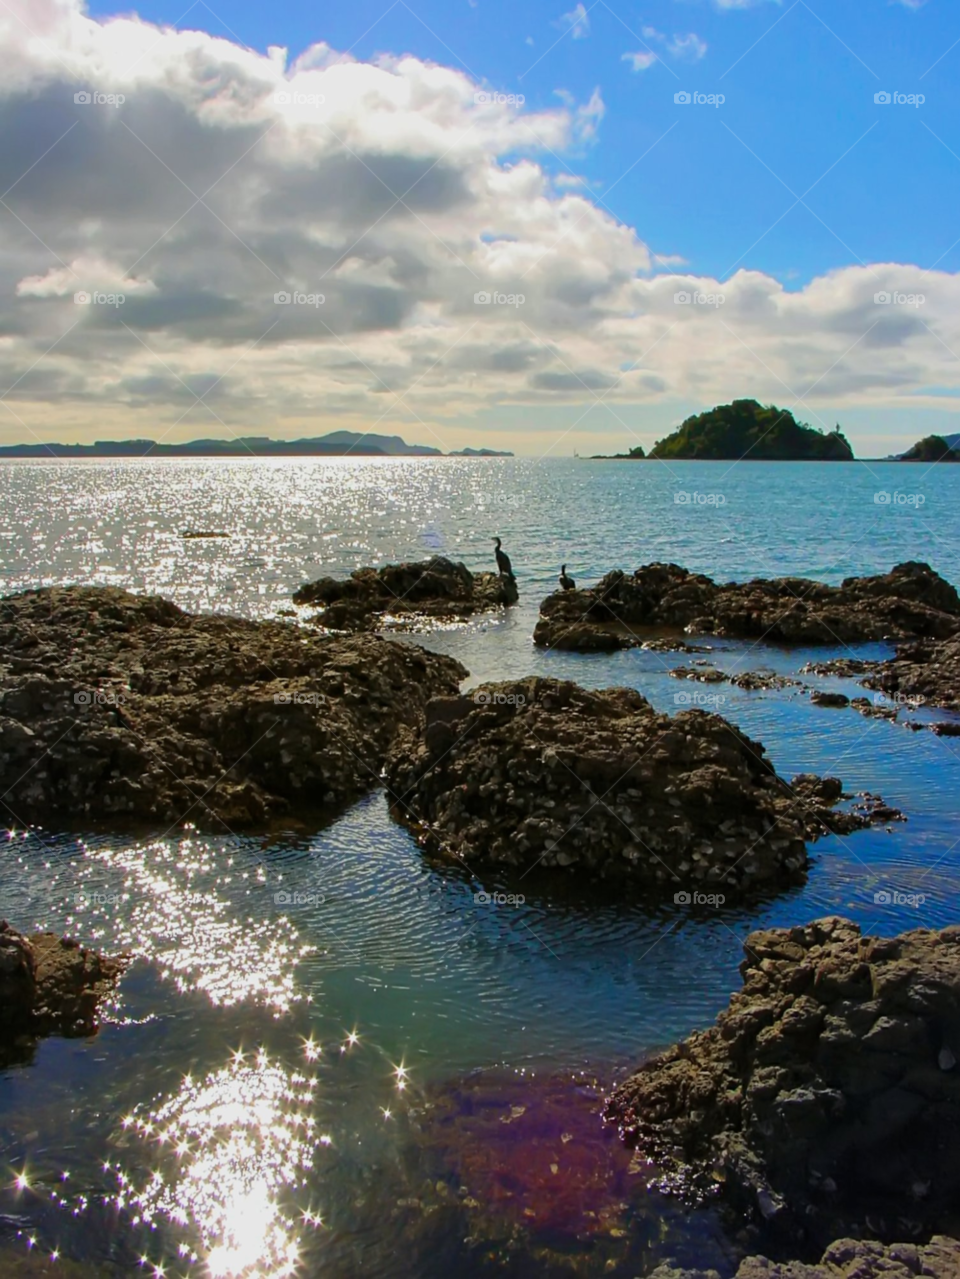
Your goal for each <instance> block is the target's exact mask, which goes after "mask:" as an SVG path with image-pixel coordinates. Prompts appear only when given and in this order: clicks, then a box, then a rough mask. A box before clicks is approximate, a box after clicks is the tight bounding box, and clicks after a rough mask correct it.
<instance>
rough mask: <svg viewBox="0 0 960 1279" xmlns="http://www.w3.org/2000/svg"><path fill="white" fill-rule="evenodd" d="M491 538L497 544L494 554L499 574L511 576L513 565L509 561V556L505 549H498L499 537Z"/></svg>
mask: <svg viewBox="0 0 960 1279" xmlns="http://www.w3.org/2000/svg"><path fill="white" fill-rule="evenodd" d="M493 540H494V541H495V542H496V544H497V549H496V551H495V552H494V554H495V555H496V557H497V568H498V569H499V570H500V576H501V577H513V567H512V565H511V563H510V556H509V555H508V554H507V553H506V551H503V550H501V549H500V538H499V537H495V538H494V539H493Z"/></svg>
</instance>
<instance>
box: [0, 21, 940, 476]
mask: <svg viewBox="0 0 960 1279" xmlns="http://www.w3.org/2000/svg"><path fill="white" fill-rule="evenodd" d="M0 56H2V57H3V58H4V65H5V66H7V67H8V68H9V69H10V73H9V75H8V76H7V77H6V78H5V80H4V82H3V84H0V191H3V192H4V193H5V194H4V195H3V205H0V335H3V338H4V341H3V342H0V384H2V385H3V386H5V387H6V388H7V390H6V392H5V393H4V394H3V395H0V408H2V410H3V414H2V415H0V441H2V442H4V443H6V442H14V441H16V440H27V439H35V440H36V439H41V440H42V439H47V440H49V439H63V440H66V441H70V440H89V439H93V438H101V439H103V438H120V437H124V436H127V437H129V436H138V437H142V436H145V435H146V436H150V437H152V438H158V439H168V440H176V439H184V438H195V437H197V436H208V435H217V436H224V437H230V436H234V435H250V434H267V433H269V434H273V435H276V436H280V437H286V438H295V437H298V436H304V435H316V434H321V433H323V432H324V431H328V430H336V429H353V430H372V431H378V432H381V433H382V432H389V433H398V434H402V435H404V436H406V437H407V438H408V439H411V440H417V441H420V442H423V443H429V444H436V445H438V446H440V447H443V448H444V449H446V450H449V449H455V448H463V447H465V446H478V445H487V446H490V447H501V448H513V449H515V450H516V451H517V452H525V453H531V454H535V455H547V454H550V453H559V454H560V455H569V453H570V452H571V451H572V450H573V449H578V450H579V451H580V452H588V451H589V452H600V451H603V452H609V451H619V450H622V449H624V448H628V447H632V446H633V445H635V444H638V443H640V444H643V445H644V446H649V445H650V444H652V443H653V442H654V440H655V439H657V438H659V437H661V436H662V435H664V434H666V433H667V432H668V431H669V430H670V429H672V428H673V427H674V426H675V425H676V424H677V423H678V422H679V421H681V420H682V419H683V418H684V417H685V416H687V415H688V414H690V413H692V412H696V411H700V410H702V409H705V408H709V407H711V406H712V405H714V404H718V403H724V402H726V401H729V400H731V399H734V398H738V397H743V396H753V397H755V398H757V399H759V400H761V401H763V402H765V403H775V404H777V405H779V406H780V407H783V408H789V409H791V410H792V411H794V412H795V413H796V415H797V416H798V417H799V418H801V419H802V420H805V421H808V422H811V423H813V424H814V425H817V426H820V427H822V428H823V429H831V428H832V427H833V425H834V424H835V423H837V422H839V423H840V424H841V425H842V426H843V427H844V429H846V430H847V431H848V433H849V434H850V437H851V440H852V442H853V444H854V447H855V449H856V451H857V453H858V454H859V455H861V456H882V455H885V454H888V453H891V452H894V451H897V450H899V449H902V448H904V447H906V446H908V445H909V444H911V443H912V442H913V441H914V440H916V439H917V438H919V437H920V436H922V435H924V434H927V433H929V432H931V431H940V432H943V433H952V432H957V431H960V216H958V213H957V210H958V209H960V130H958V128H957V121H958V120H960V110H958V107H960V75H958V71H960V6H958V5H957V4H956V0H954V3H952V4H951V3H948V2H947V0H925V2H920V0H849V2H845V3H842V4H841V3H836V2H835V3H833V4H832V5H828V4H827V3H825V0H779V2H778V0H650V3H646V4H636V3H624V0H617V2H616V3H614V2H613V0H589V2H588V0H558V2H556V3H553V2H552V0H551V2H549V3H548V2H547V0H543V2H541V0H536V2H535V3H527V4H525V5H522V6H519V5H516V4H510V3H507V0H418V2H417V3H416V4H413V3H412V2H411V0H392V2H391V0H356V2H355V3H351V4H339V5H336V6H317V5H316V4H313V3H310V4H307V3H302V2H301V0H287V2H285V3H284V2H282V3H279V4H274V5H264V4H263V3H262V2H259V0H258V2H257V3H252V2H248V0H232V2H231V3H229V4H226V3H224V2H223V0H218V2H217V3H216V4H210V3H207V0H196V2H195V3H193V4H190V3H189V0H144V2H143V3H142V4H141V5H140V6H139V7H138V8H137V9H136V11H133V10H130V9H117V8H116V7H115V6H114V5H113V4H112V3H110V0H107V2H106V3H104V0H93V3H92V5H89V4H88V5H86V6H85V5H84V3H83V0H4V4H3V5H2V6H0ZM678 95H681V97H682V98H684V97H685V98H692V99H693V100H692V101H688V100H680V101H678ZM878 95H880V100H879V101H878ZM890 99H893V100H890ZM104 298H106V299H108V301H106V302H104V301H103V300H102V299H104ZM118 298H119V299H120V301H117V299H118ZM80 299H82V300H80ZM98 299H100V300H99V301H98ZM110 299H112V301H110Z"/></svg>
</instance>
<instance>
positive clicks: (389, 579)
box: [293, 555, 519, 631]
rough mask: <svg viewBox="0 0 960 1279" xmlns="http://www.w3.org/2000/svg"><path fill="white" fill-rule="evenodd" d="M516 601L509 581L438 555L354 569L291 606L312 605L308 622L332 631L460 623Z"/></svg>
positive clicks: (308, 588)
mask: <svg viewBox="0 0 960 1279" xmlns="http://www.w3.org/2000/svg"><path fill="white" fill-rule="evenodd" d="M518 599H519V594H518V592H517V583H516V580H515V579H514V578H513V577H509V576H506V575H500V574H497V573H471V572H470V570H469V569H468V568H467V566H466V565H465V564H462V563H455V562H454V561H453V560H449V559H447V558H446V557H445V556H442V555H437V556H434V557H433V559H430V560H423V561H421V562H419V563H410V564H387V565H385V566H384V567H383V568H378V569H377V568H359V569H357V570H356V571H355V572H353V573H351V574H350V576H349V577H348V578H336V577H322V578H320V579H319V580H318V581H316V582H307V583H305V584H304V585H303V586H301V587H300V589H299V590H298V591H296V592H295V594H294V596H293V602H294V604H298V605H314V606H316V608H317V609H318V611H317V613H315V614H314V615H313V616H312V617H311V619H310V620H311V621H312V622H314V623H316V625H318V626H322V627H324V628H325V629H326V630H331V631H375V630H383V629H391V630H410V629H416V628H417V627H418V626H420V625H422V624H424V623H425V622H427V621H433V622H443V621H465V620H466V619H468V618H470V617H473V616H474V615H475V614H476V613H486V612H492V611H493V610H494V609H498V608H504V607H507V606H509V605H511V604H516V603H517V601H518Z"/></svg>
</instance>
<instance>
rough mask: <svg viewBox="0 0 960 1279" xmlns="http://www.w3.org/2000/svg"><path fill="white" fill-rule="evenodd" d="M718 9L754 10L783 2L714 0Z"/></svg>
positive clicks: (770, 0) (777, 0) (776, 0)
mask: <svg viewBox="0 0 960 1279" xmlns="http://www.w3.org/2000/svg"><path fill="white" fill-rule="evenodd" d="M714 3H715V4H716V6H717V8H718V9H755V8H756V7H757V5H760V4H768V3H771V4H782V3H783V0H714Z"/></svg>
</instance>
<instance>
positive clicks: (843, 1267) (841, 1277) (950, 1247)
mask: <svg viewBox="0 0 960 1279" xmlns="http://www.w3.org/2000/svg"><path fill="white" fill-rule="evenodd" d="M916 1276H922V1277H923V1279H960V1243H958V1242H957V1240H956V1239H950V1238H948V1237H947V1236H945V1235H938V1236H937V1237H936V1238H934V1239H931V1240H930V1242H929V1243H928V1244H921V1245H919V1246H918V1245H917V1244H913V1243H895V1244H890V1245H884V1244H882V1243H877V1242H876V1241H873V1240H860V1239H838V1240H837V1241H836V1243H832V1244H831V1245H830V1247H829V1248H828V1249H827V1250H826V1252H825V1253H824V1254H823V1258H822V1259H821V1261H820V1262H819V1263H818V1264H817V1265H805V1264H804V1263H803V1262H801V1261H787V1262H775V1261H770V1260H768V1258H766V1257H747V1258H745V1259H744V1260H743V1261H742V1262H741V1263H740V1268H739V1270H738V1271H737V1274H736V1279H915V1277H916ZM649 1279H718V1276H717V1272H716V1271H715V1270H683V1269H678V1268H676V1267H675V1266H672V1265H663V1266H658V1267H657V1268H656V1270H654V1271H653V1272H652V1273H651V1275H650V1277H649Z"/></svg>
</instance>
